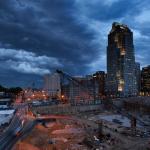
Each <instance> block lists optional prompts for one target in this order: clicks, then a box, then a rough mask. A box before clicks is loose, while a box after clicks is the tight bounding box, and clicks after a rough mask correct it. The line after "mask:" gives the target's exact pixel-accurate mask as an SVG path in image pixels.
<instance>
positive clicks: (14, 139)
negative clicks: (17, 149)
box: [4, 121, 37, 150]
mask: <svg viewBox="0 0 150 150" xmlns="http://www.w3.org/2000/svg"><path fill="white" fill-rule="evenodd" d="M36 124H37V122H36V121H29V122H28V123H26V125H25V126H24V127H23V128H22V130H21V132H20V134H19V135H18V136H16V135H13V136H12V137H11V139H10V141H9V143H8V144H7V145H6V146H5V149H4V150H11V149H12V148H13V146H14V145H15V144H16V143H17V141H19V140H21V139H22V138H24V137H25V136H27V135H28V133H30V131H31V130H32V129H33V128H34V126H35V125H36Z"/></svg>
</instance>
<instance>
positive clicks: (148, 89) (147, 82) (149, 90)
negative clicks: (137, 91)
mask: <svg viewBox="0 0 150 150" xmlns="http://www.w3.org/2000/svg"><path fill="white" fill-rule="evenodd" d="M141 92H142V95H147V96H150V65H149V66H147V67H144V68H142V71H141Z"/></svg>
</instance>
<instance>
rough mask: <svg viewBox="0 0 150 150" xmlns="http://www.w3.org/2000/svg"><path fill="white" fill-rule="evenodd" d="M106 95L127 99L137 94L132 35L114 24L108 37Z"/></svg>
mask: <svg viewBox="0 0 150 150" xmlns="http://www.w3.org/2000/svg"><path fill="white" fill-rule="evenodd" d="M106 86H107V94H108V95H111V96H115V97H116V96H118V97H126V96H127V97H128V96H134V95H136V94H137V83H136V76H135V55H134V45H133V33H132V31H131V30H130V29H129V28H128V27H127V25H123V24H120V23H116V22H114V23H113V24H112V29H111V31H110V33H109V35H108V47H107V83H106Z"/></svg>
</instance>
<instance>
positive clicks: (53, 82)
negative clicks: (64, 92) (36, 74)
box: [44, 73, 61, 97]
mask: <svg viewBox="0 0 150 150" xmlns="http://www.w3.org/2000/svg"><path fill="white" fill-rule="evenodd" d="M44 90H45V91H46V92H47V93H48V94H49V96H51V97H61V79H60V75H59V74H58V73H52V74H46V75H45V76H44Z"/></svg>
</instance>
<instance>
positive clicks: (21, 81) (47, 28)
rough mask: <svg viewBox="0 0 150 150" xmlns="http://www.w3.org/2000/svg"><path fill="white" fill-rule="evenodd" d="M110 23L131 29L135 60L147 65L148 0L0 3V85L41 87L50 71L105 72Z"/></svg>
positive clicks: (149, 54) (7, 0)
mask: <svg viewBox="0 0 150 150" xmlns="http://www.w3.org/2000/svg"><path fill="white" fill-rule="evenodd" d="M114 21H118V22H122V23H124V24H127V25H128V26H129V27H130V28H131V29H132V31H133V33H134V45H135V53H136V61H138V62H140V63H141V66H145V65H148V64H150V59H149V57H150V44H149V43H150V25H149V24H150V5H149V0H142V1H141V0H1V1H0V70H1V71H0V84H2V85H5V86H31V84H32V83H33V82H35V84H36V85H41V84H42V80H43V75H44V74H46V73H49V72H52V71H53V70H55V68H61V69H63V70H65V71H66V72H69V73H71V74H74V75H85V74H90V73H93V72H95V71H97V70H106V46H107V34H108V33H109V31H110V29H111V24H112V22H114Z"/></svg>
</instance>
